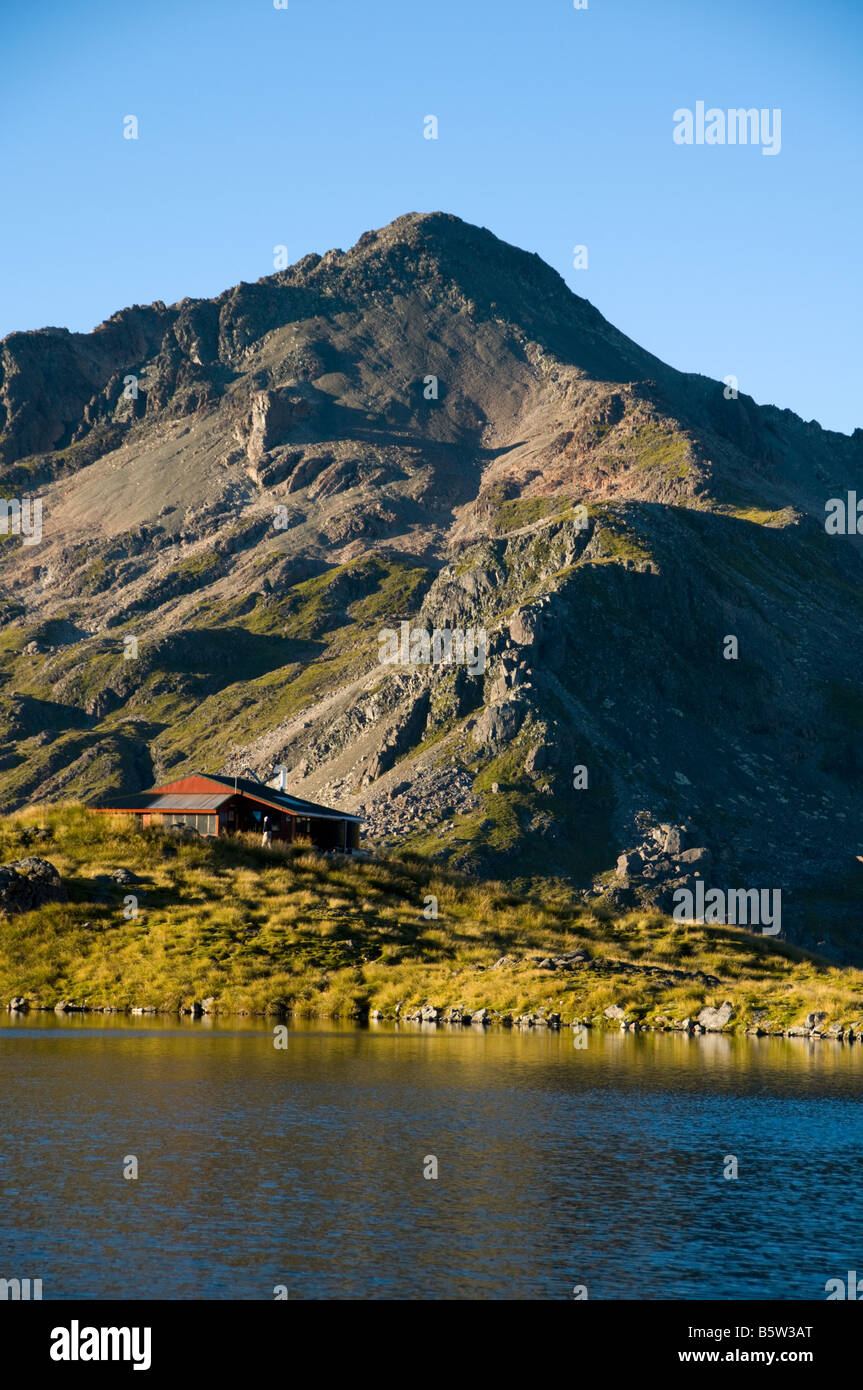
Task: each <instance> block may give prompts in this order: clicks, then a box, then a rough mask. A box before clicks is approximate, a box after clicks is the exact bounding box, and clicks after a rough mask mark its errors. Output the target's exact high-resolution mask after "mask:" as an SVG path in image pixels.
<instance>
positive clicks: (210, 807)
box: [96, 792, 231, 811]
mask: <svg viewBox="0 0 863 1390" xmlns="http://www.w3.org/2000/svg"><path fill="white" fill-rule="evenodd" d="M230 799H231V798H230V796H229V795H226V794H225V793H224V792H218V793H217V794H216V795H214V796H204V795H201V794H200V793H195V794H192V793H190V792H174V793H173V794H172V795H171V794H166V795H165V796H156V795H155V794H154V793H153V792H144V793H142V794H141V795H140V796H118V797H115V798H114V800H112V801H111V802H110V803H109V804H108V805H107V806H98V807H97V808H96V809H97V810H99V811H218V809H219V807H220V806H224V804H225V802H226V801H230Z"/></svg>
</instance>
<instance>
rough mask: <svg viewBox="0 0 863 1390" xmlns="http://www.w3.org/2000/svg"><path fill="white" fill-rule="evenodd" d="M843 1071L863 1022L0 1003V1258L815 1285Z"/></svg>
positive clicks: (262, 1293)
mask: <svg viewBox="0 0 863 1390" xmlns="http://www.w3.org/2000/svg"><path fill="white" fill-rule="evenodd" d="M7 1018H8V1016H7ZM861 1083H863V1048H861V1047H859V1046H847V1045H846V1046H843V1045H842V1044H839V1043H829V1042H807V1041H806V1040H803V1039H801V1040H796V1039H794V1040H782V1039H757V1040H753V1039H737V1038H727V1037H720V1036H714V1037H711V1036H704V1037H699V1038H690V1037H686V1036H683V1035H679V1034H674V1035H654V1034H647V1033H644V1034H637V1035H635V1036H633V1035H631V1034H626V1035H621V1034H617V1033H614V1034H605V1035H601V1034H597V1033H591V1034H590V1037H589V1045H588V1047H587V1048H586V1049H580V1048H576V1047H574V1046H573V1038H572V1035H571V1034H570V1033H569V1032H567V1031H562V1032H560V1033H554V1032H551V1033H549V1032H545V1031H538V1032H530V1033H518V1032H511V1031H506V1032H498V1031H489V1032H482V1031H481V1030H479V1029H470V1028H468V1029H464V1030H458V1031H451V1032H450V1031H444V1030H442V1029H434V1028H428V1029H421V1028H418V1027H417V1028H409V1027H403V1028H402V1029H401V1030H398V1031H397V1030H395V1029H393V1028H388V1027H378V1028H375V1027H373V1028H372V1029H370V1030H368V1029H360V1028H355V1029H354V1028H350V1027H349V1026H341V1027H327V1026H326V1025H321V1024H314V1025H307V1026H305V1027H303V1026H301V1025H291V1029H290V1035H289V1045H288V1048H287V1050H277V1049H276V1048H275V1047H274V1045H273V1029H272V1026H264V1025H263V1024H262V1022H261V1021H260V1020H254V1021H253V1020H231V1021H230V1022H229V1023H224V1024H220V1023H218V1022H216V1021H212V1020H201V1021H195V1022H193V1021H191V1020H188V1021H187V1020H180V1021H178V1022H177V1023H176V1024H174V1025H173V1026H171V1027H169V1028H163V1027H160V1026H155V1020H153V1019H147V1018H140V1019H137V1018H136V1019H132V1020H129V1019H123V1021H122V1023H119V1024H118V1021H117V1019H116V1018H113V1019H112V1018H110V1017H107V1018H106V1017H102V1016H94V1015H85V1016H77V1017H76V1016H72V1017H66V1018H59V1017H55V1016H54V1015H46V1014H36V1015H29V1016H26V1017H24V1018H21V1019H20V1020H13V1021H9V1022H8V1024H7V1026H5V1027H2V1028H0V1100H2V1115H3V1123H2V1133H0V1277H7V1278H8V1277H21V1278H23V1277H30V1278H41V1279H42V1280H43V1287H44V1297H45V1298H46V1299H48V1298H241V1299H271V1298H272V1297H273V1289H274V1286H275V1285H277V1284H283V1285H287V1288H288V1290H289V1297H290V1298H292V1299H294V1298H358V1299H366V1298H419V1299H423V1298H445V1297H450V1298H569V1297H571V1295H572V1289H573V1286H574V1285H576V1284H585V1285H587V1288H588V1291H589V1297H591V1298H607V1299H619V1298H647V1299H667V1298H687V1299H698V1298H709V1297H714V1298H768V1297H774V1298H777V1297H778V1298H787V1299H795V1298H824V1296H825V1293H824V1285H825V1283H826V1281H827V1280H828V1279H829V1278H832V1277H836V1276H839V1277H844V1275H845V1274H846V1272H847V1271H848V1270H849V1269H861V1268H863V1233H861V1207H860V1201H859V1196H858V1178H857V1173H856V1167H857V1163H858V1152H859V1148H860V1137H861V1122H860V1096H861ZM128 1155H135V1156H136V1157H137V1159H138V1165H139V1177H138V1180H137V1181H130V1180H127V1179H124V1177H123V1167H124V1161H125V1159H126V1157H127V1156H128ZM429 1155H434V1156H435V1157H436V1158H437V1160H438V1169H439V1177H438V1179H437V1180H436V1181H435V1180H427V1179H425V1178H424V1177H423V1169H424V1160H425V1159H426V1157H427V1156H429ZM728 1155H735V1156H736V1157H737V1160H738V1165H739V1177H738V1178H737V1180H736V1181H735V1180H730V1181H729V1180H726V1179H725V1178H724V1177H723V1170H724V1168H725V1166H726V1165H725V1159H726V1156H728Z"/></svg>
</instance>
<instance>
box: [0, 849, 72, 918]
mask: <svg viewBox="0 0 863 1390" xmlns="http://www.w3.org/2000/svg"><path fill="white" fill-rule="evenodd" d="M68 896H69V895H68V893H67V892H66V887H65V885H64V883H63V880H62V879H61V877H60V875H59V874H58V872H57V870H56V869H55V868H54V865H53V864H49V863H48V861H47V859H36V858H32V857H30V858H27V859H15V860H13V862H12V863H11V864H0V912H5V913H9V914H11V913H15V912H32V911H33V909H34V908H37V907H44V905H45V904H46V903H64V902H66V901H67V900H68Z"/></svg>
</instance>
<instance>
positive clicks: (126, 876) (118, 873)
mask: <svg viewBox="0 0 863 1390" xmlns="http://www.w3.org/2000/svg"><path fill="white" fill-rule="evenodd" d="M108 877H109V878H110V879H113V881H114V883H137V882H138V877H137V874H133V873H132V870H131V869H112V870H111V872H110V873H109V875H108Z"/></svg>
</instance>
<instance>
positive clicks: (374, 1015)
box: [369, 1009, 383, 1023]
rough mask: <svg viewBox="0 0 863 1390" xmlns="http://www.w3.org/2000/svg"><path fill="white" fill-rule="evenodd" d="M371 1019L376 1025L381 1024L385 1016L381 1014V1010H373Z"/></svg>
mask: <svg viewBox="0 0 863 1390" xmlns="http://www.w3.org/2000/svg"><path fill="white" fill-rule="evenodd" d="M369 1018H371V1019H373V1020H374V1022H375V1023H380V1021H381V1019H382V1018H383V1014H382V1013H381V1011H380V1009H371V1010H370V1011H369Z"/></svg>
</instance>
